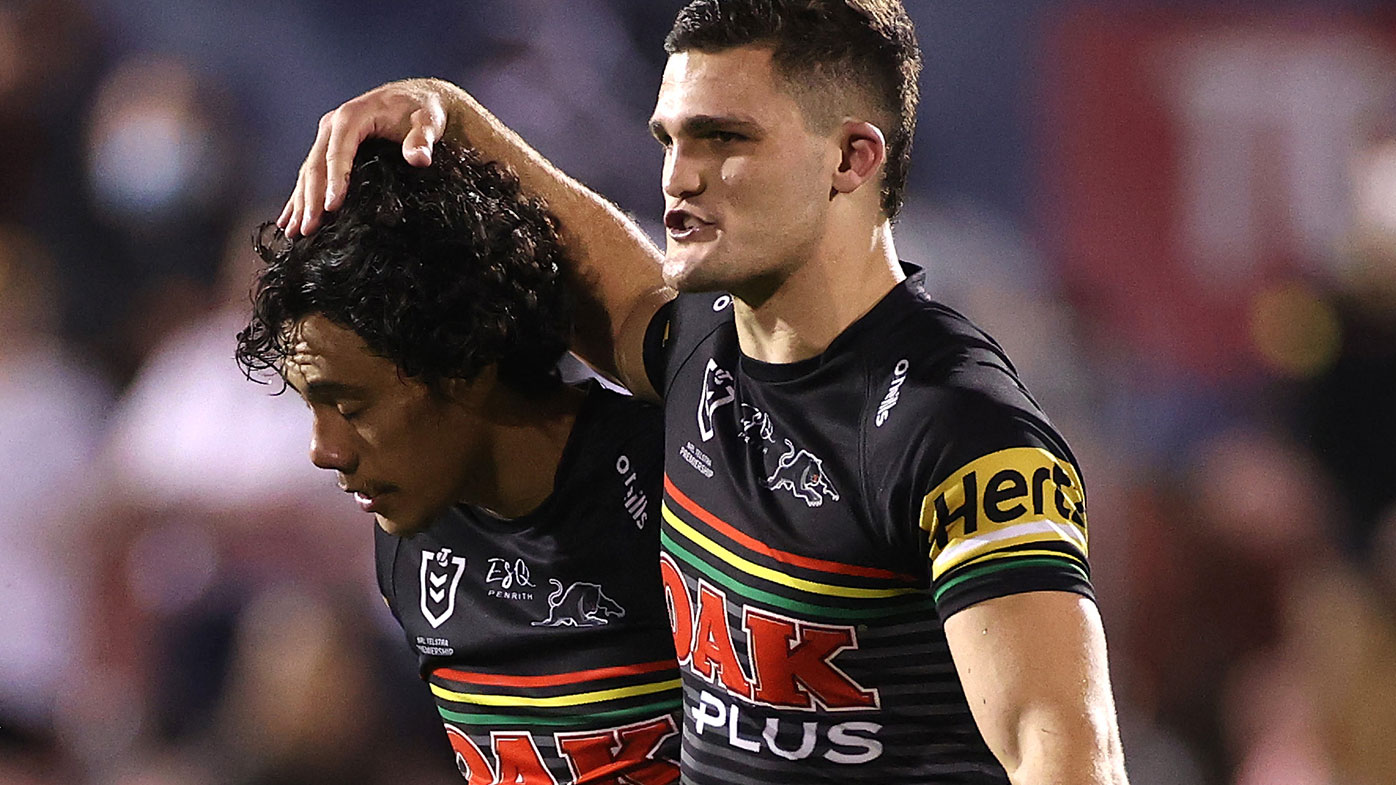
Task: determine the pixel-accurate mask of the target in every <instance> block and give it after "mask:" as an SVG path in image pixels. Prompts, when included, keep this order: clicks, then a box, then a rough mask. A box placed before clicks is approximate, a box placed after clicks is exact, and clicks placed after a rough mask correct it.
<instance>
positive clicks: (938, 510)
mask: <svg viewBox="0 0 1396 785" xmlns="http://www.w3.org/2000/svg"><path fill="white" fill-rule="evenodd" d="M921 528H923V529H925V530H926V531H928V532H929V533H930V537H931V558H932V563H931V566H932V570H931V572H932V576H933V577H934V578H939V577H940V576H941V575H942V574H944V573H945V572H946V571H948V570H950V569H953V568H955V567H956V566H958V565H960V564H962V563H964V562H967V561H970V560H971V559H973V558H975V557H977V556H981V555H983V554H984V553H985V552H987V551H990V550H1001V549H1003V548H1007V547H1011V546H1014V545H1020V544H1026V543H1053V544H1058V545H1069V546H1071V547H1073V548H1075V550H1077V551H1079V552H1080V554H1081V556H1083V557H1084V556H1085V555H1086V495H1085V490H1084V489H1083V488H1082V486H1081V478H1080V477H1079V476H1078V475H1077V473H1076V469H1075V467H1073V466H1072V465H1071V464H1070V463H1068V462H1066V461H1064V460H1062V459H1060V458H1058V457H1057V456H1055V455H1053V454H1052V453H1050V452H1047V451H1046V450H1043V449H1041V448H1037V447H1014V448H1011V449H1007V450H999V451H998V452H995V453H990V454H989V455H985V456H983V457H981V458H978V459H976V460H973V461H971V462H969V463H968V464H966V465H964V466H962V467H961V468H960V469H959V471H956V472H955V473H953V474H951V475H950V477H948V478H946V480H945V481H944V482H942V483H941V484H940V485H938V486H936V488H935V490H933V491H931V492H930V493H929V494H927V495H926V498H925V501H924V502H923V503H922V505H921Z"/></svg>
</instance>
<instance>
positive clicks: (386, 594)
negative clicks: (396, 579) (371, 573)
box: [373, 525, 402, 617]
mask: <svg viewBox="0 0 1396 785" xmlns="http://www.w3.org/2000/svg"><path fill="white" fill-rule="evenodd" d="M401 542H402V541H401V540H400V539H399V538H397V537H394V536H393V535H391V534H388V533H387V532H385V531H383V529H382V528H380V527H378V526H376V525H375V526H374V527H373V559H374V562H375V564H376V566H377V574H378V591H379V593H381V594H382V595H383V600H384V601H385V602H387V603H388V609H389V610H391V611H392V612H393V616H394V617H396V616H397V595H396V592H395V590H394V589H393V566H394V564H395V562H396V561H397V551H398V545H399V544H400V543H401Z"/></svg>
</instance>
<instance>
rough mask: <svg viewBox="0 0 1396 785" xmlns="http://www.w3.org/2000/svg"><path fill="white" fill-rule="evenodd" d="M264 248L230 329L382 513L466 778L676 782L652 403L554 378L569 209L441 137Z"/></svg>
mask: <svg viewBox="0 0 1396 785" xmlns="http://www.w3.org/2000/svg"><path fill="white" fill-rule="evenodd" d="M256 248H257V251H258V253H259V255H260V256H261V258H262V259H263V260H264V262H265V267H264V269H262V270H261V271H260V273H259V277H258V279H257V281H256V284H255V287H254V293H253V313H252V317H251V320H250V323H249V324H248V326H247V327H246V328H245V329H244V330H243V331H242V332H241V333H240V334H239V336H238V350H237V357H238V360H239V362H240V363H241V364H242V365H243V367H244V369H245V370H246V371H247V373H248V374H249V376H253V375H260V374H266V373H268V372H275V373H278V374H280V375H281V376H282V377H283V378H284V380H285V382H286V383H287V384H288V385H289V386H290V387H292V388H294V389H295V391H296V392H297V393H299V394H300V395H301V397H302V398H304V400H305V402H306V403H307V404H308V405H309V407H310V409H311V411H312V412H313V416H314V419H313V422H314V425H313V430H312V433H311V438H310V459H311V461H312V462H314V464H315V465H316V466H318V467H320V468H322V469H327V470H331V471H333V472H335V473H336V475H337V476H338V481H339V485H340V487H341V488H343V489H344V491H345V492H347V493H351V494H353V496H354V499H355V500H356V501H357V503H358V505H359V507H360V508H361V509H362V510H364V511H366V512H370V513H372V514H373V516H374V518H375V519H376V521H377V526H376V527H375V530H374V534H375V545H376V554H377V571H378V582H379V586H380V588H381V590H382V592H383V596H384V597H385V598H386V600H387V602H388V605H389V606H390V608H391V609H392V612H393V614H394V616H395V617H396V618H397V620H398V622H399V623H400V624H401V625H402V628H403V630H404V632H405V634H406V638H407V642H408V644H409V645H410V646H411V647H412V649H413V651H415V652H416V654H417V655H418V657H419V663H420V672H421V676H422V678H423V679H424V680H426V681H427V682H428V683H429V685H430V690H431V692H432V694H433V696H434V697H435V700H436V703H437V706H438V709H439V711H440V714H441V717H442V719H443V721H444V723H445V728H446V734H447V738H448V739H449V741H450V744H451V747H452V748H453V749H454V751H455V759H456V763H457V765H458V767H459V769H460V771H461V774H462V775H463V776H464V777H465V778H466V780H467V781H469V782H471V783H476V784H478V783H494V782H526V783H564V782H569V783H570V782H581V781H586V782H616V781H617V779H616V778H617V777H625V778H626V781H627V782H632V781H633V782H640V783H654V784H656V785H658V784H659V783H671V782H675V781H677V780H678V776H679V772H678V766H677V754H678V735H679V730H678V721H679V714H678V710H679V703H680V698H679V675H678V672H677V667H678V666H677V663H676V662H675V659H674V649H673V643H672V639H671V636H670V632H669V626H668V621H667V617H666V612H665V608H664V605H663V600H662V595H661V591H660V577H659V571H658V570H659V565H658V563H657V562H656V559H655V556H656V553H657V551H658V545H659V543H658V528H659V511H658V496H659V494H660V479H661V471H662V467H661V442H662V439H661V436H662V422H661V419H660V412H659V410H658V408H657V407H654V406H653V405H650V404H645V403H642V402H639V401H636V400H634V399H632V398H630V397H628V396H624V395H621V394H618V393H615V392H611V391H608V390H606V389H604V388H603V387H602V386H600V385H598V384H595V383H594V382H592V383H591V384H588V385H584V386H570V385H566V384H564V383H563V382H562V381H561V380H560V378H559V374H558V371H557V366H558V361H559V358H560V357H561V356H562V354H563V352H564V351H565V349H566V346H567V343H568V340H569V338H570V335H571V332H572V318H573V316H572V312H573V299H572V298H571V296H570V295H569V294H568V290H567V288H566V287H565V286H564V284H563V281H562V278H561V276H562V270H563V254H564V251H563V248H562V246H561V244H560V242H559V239H558V235H557V225H556V222H555V220H554V219H553V218H552V216H550V215H549V214H548V213H547V212H546V211H545V209H544V206H543V204H542V203H541V202H539V201H538V200H537V199H535V198H530V197H525V196H523V195H522V194H521V192H520V189H519V184H518V180H517V179H516V178H515V177H514V176H513V175H512V174H510V173H509V172H508V171H507V170H506V169H505V168H503V167H501V166H498V165H496V164H493V163H489V162H485V161H482V160H481V159H480V157H479V156H478V155H477V154H476V153H474V152H473V151H468V150H465V149H463V148H460V147H457V146H453V145H450V144H444V143H443V144H442V145H439V146H438V147H437V149H436V151H435V154H434V159H433V162H432V164H431V165H430V166H428V167H425V168H417V167H412V166H409V165H408V164H407V163H406V162H404V161H403V159H402V156H401V154H400V152H399V148H398V147H397V145H395V144H391V143H388V142H374V143H369V144H365V145H364V146H363V147H362V148H361V149H360V150H359V152H358V157H357V160H356V161H355V162H354V165H353V168H352V170H351V179H350V181H349V186H348V189H347V191H346V194H345V199H344V201H343V204H342V207H341V208H340V209H339V211H338V212H337V213H336V214H335V216H334V218H333V220H331V221H330V222H329V223H328V224H327V225H326V226H325V227H324V228H323V229H322V230H321V231H320V232H318V233H317V234H315V235H313V236H310V237H303V238H300V239H297V240H294V241H292V240H290V239H288V238H287V237H285V235H284V234H282V233H281V232H280V231H279V230H277V229H276V227H275V226H272V225H271V224H267V225H266V226H264V227H263V229H262V232H261V234H260V235H259V238H258V240H257V243H256Z"/></svg>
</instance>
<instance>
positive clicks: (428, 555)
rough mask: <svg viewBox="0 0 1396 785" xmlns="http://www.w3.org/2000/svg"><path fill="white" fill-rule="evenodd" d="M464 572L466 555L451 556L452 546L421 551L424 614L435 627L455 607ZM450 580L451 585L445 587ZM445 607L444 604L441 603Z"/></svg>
mask: <svg viewBox="0 0 1396 785" xmlns="http://www.w3.org/2000/svg"><path fill="white" fill-rule="evenodd" d="M464 574H465V557H463V556H452V555H451V549H450V548H442V549H441V550H439V551H422V570H421V587H420V588H421V597H422V616H424V617H426V620H427V622H428V623H429V624H431V626H432V628H433V629H435V628H437V627H440V626H441V625H442V624H443V623H445V621H446V620H447V619H449V618H451V614H452V613H454V612H455V610H456V586H458V585H460V578H461V576H462V575H464ZM447 583H449V584H451V585H450V588H447V587H446V584H447ZM443 605H444V606H445V607H442V606H443Z"/></svg>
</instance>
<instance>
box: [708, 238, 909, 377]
mask: <svg viewBox="0 0 1396 785" xmlns="http://www.w3.org/2000/svg"><path fill="white" fill-rule="evenodd" d="M852 239H853V240H854V242H852V243H845V244H843V245H842V246H840V247H837V248H832V249H826V250H824V251H822V252H820V253H817V254H816V255H815V256H814V257H812V258H811V259H809V260H807V261H805V262H804V263H802V264H801V265H800V266H799V268H798V269H796V270H795V271H794V272H792V273H791V274H789V275H788V276H786V277H784V278H783V279H781V280H780V281H779V282H778V283H777V284H776V286H775V287H773V288H772V289H770V290H769V291H768V292H765V293H763V294H762V295H761V296H743V295H741V294H737V295H736V303H735V316H736V325H737V340H738V342H739V344H740V345H741V347H742V353H743V354H745V355H746V356H748V357H751V358H752V359H756V360H761V361H762V362H768V363H792V362H797V361H799V360H804V359H808V358H810V357H813V356H815V355H817V354H819V353H820V352H822V351H824V350H825V349H826V348H828V346H829V344H830V343H832V342H833V340H834V339H835V338H837V337H838V335H839V334H840V333H842V332H843V331H844V330H846V329H848V326H849V325H851V324H853V323H854V322H855V321H857V320H858V318H859V317H861V316H862V315H863V314H865V313H867V312H868V311H869V310H871V309H872V307H873V306H874V305H876V304H877V302H878V301H879V300H881V299H882V298H883V297H884V296H886V294H887V292H889V291H891V290H892V288H893V287H895V286H896V285H897V284H898V283H900V282H901V281H902V280H903V279H904V278H906V276H905V275H904V274H903V273H902V268H901V264H900V263H899V262H898V260H897V249H896V246H895V245H894V244H893V242H892V227H891V224H890V223H888V222H886V221H883V222H882V223H881V224H879V225H878V226H877V228H876V230H875V231H874V232H873V233H872V234H871V235H870V236H864V237H861V238H858V237H855V238H852ZM734 294H736V293H734Z"/></svg>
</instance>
